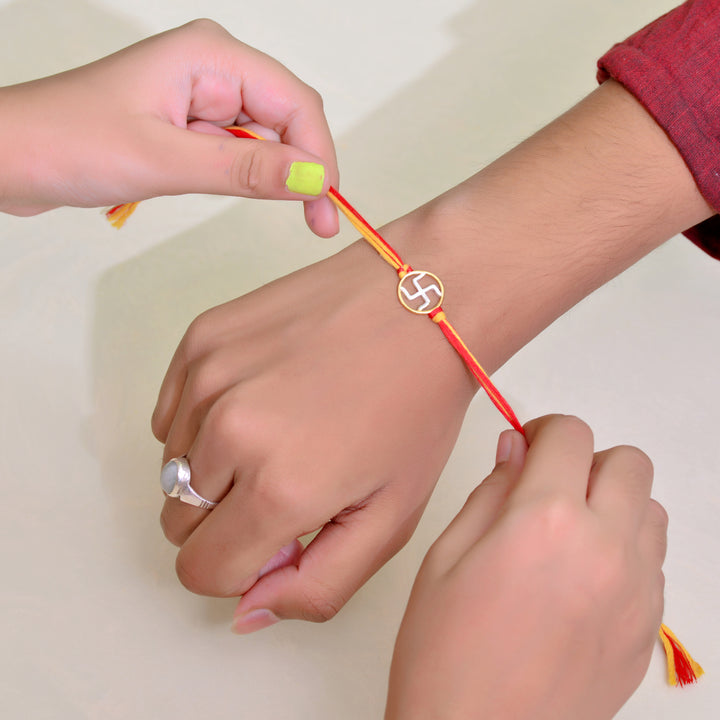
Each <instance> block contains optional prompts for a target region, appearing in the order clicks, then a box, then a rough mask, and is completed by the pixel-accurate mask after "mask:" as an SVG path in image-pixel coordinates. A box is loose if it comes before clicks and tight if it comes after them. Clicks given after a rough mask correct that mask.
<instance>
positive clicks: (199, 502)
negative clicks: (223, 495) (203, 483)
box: [160, 457, 217, 510]
mask: <svg viewBox="0 0 720 720" xmlns="http://www.w3.org/2000/svg"><path fill="white" fill-rule="evenodd" d="M190 475H191V473H190V463H189V462H188V461H187V458H186V457H177V458H173V459H172V460H170V461H169V462H167V463H166V464H165V465H164V467H163V469H162V470H161V472H160V485H161V487H162V489H163V492H164V493H165V494H166V495H167V496H168V497H173V498H177V499H178V500H181V501H182V502H184V503H187V504H188V505H194V506H195V507H199V508H202V509H203V510H212V509H213V508H214V507H215V506H216V505H217V503H216V502H212V501H211V500H206V499H205V498H204V497H203V496H202V495H198V493H196V492H195V491H194V490H193V489H192V488H191V487H190Z"/></svg>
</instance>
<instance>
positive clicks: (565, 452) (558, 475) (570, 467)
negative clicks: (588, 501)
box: [510, 415, 593, 504]
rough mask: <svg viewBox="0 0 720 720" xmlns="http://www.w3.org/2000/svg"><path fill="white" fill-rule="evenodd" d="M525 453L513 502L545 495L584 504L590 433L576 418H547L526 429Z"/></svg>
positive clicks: (549, 416) (590, 460)
mask: <svg viewBox="0 0 720 720" xmlns="http://www.w3.org/2000/svg"><path fill="white" fill-rule="evenodd" d="M525 433H526V438H527V441H528V452H527V458H526V460H525V468H524V470H523V474H522V478H521V479H520V482H519V483H518V485H517V487H516V488H515V490H514V491H513V495H512V498H511V500H510V501H511V502H512V503H517V504H521V503H525V502H527V501H531V500H536V499H538V498H542V497H548V496H564V497H567V498H570V499H572V500H574V501H582V502H584V501H585V498H586V496H587V486H588V475H589V473H590V468H591V466H592V461H593V434H592V431H591V430H590V428H589V427H588V426H587V425H586V424H585V423H584V422H583V421H582V420H580V419H579V418H576V417H573V416H569V415H548V416H545V417H542V418H538V419H536V420H532V421H530V422H529V423H527V425H526V426H525Z"/></svg>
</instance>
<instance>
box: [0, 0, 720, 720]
mask: <svg viewBox="0 0 720 720" xmlns="http://www.w3.org/2000/svg"><path fill="white" fill-rule="evenodd" d="M672 4H673V3H672V2H665V1H664V0H663V1H660V0H631V1H630V2H623V3H620V2H613V3H604V4H599V3H590V2H589V0H581V1H580V2H577V1H576V0H575V1H574V0H551V1H550V2H542V3H535V2H530V1H529V0H522V1H521V2H520V3H517V4H514V6H513V7H512V8H511V7H510V5H509V4H506V3H505V4H504V3H498V2H490V0H445V2H443V3H437V2H434V1H431V0H368V1H366V2H364V3H362V4H361V3H343V2H337V1H336V2H330V0H307V1H306V2H305V3H294V2H292V3H291V2H281V1H279V0H275V1H274V2H270V1H268V0H263V1H262V2H257V3H254V4H251V3H246V2H237V1H236V0H233V1H232V2H231V1H230V0H205V2H203V3H202V4H199V3H195V2H190V1H189V0H182V1H181V0H174V1H173V2H164V1H162V0H161V1H158V2H155V3H148V2H147V1H146V0H125V1H124V2H120V1H119V0H104V1H102V2H101V1H100V0H95V1H94V2H90V1H89V0H63V1H62V2H55V3H54V2H49V1H47V0H46V1H42V0H22V1H19V2H18V1H16V2H12V1H10V2H9V1H7V0H0V82H1V83H3V84H7V83H11V82H16V81H20V80H23V79H29V78H31V77H35V76H38V75H42V74H47V73H50V72H54V71H57V70H61V69H64V68H66V67H69V66H72V65H77V64H80V63H82V62H85V61H87V60H90V59H93V58H94V57H97V56H99V55H103V54H106V53H108V52H110V51H112V50H113V49H116V48H118V47H121V46H123V45H125V44H127V43H129V42H131V41H134V40H136V39H139V38H141V37H143V36H145V35H148V34H152V33H153V32H156V31H159V30H162V29H165V28H167V27H171V26H173V25H177V24H180V23H181V22H184V21H186V20H189V19H191V18H193V17H195V16H196V15H197V14H200V13H201V14H203V15H206V16H209V17H213V18H214V19H216V20H218V21H220V22H222V23H223V24H225V25H226V27H228V29H230V30H231V31H232V32H233V33H235V34H236V35H238V36H239V37H241V38H242V39H244V40H246V41H247V42H249V43H251V44H254V45H257V46H258V47H260V48H262V49H264V50H266V51H267V52H269V53H271V54H274V55H276V56H278V57H279V58H280V59H281V60H283V61H284V62H285V63H286V64H288V65H289V66H290V67H291V68H292V69H293V70H294V71H295V72H297V73H298V74H299V75H300V76H301V77H303V79H305V80H306V81H308V82H310V83H311V84H313V85H314V86H316V87H317V88H318V89H319V90H320V91H321V92H322V93H323V95H324V96H325V99H326V106H327V111H328V115H329V118H330V122H331V126H332V128H333V130H334V132H335V134H336V137H337V142H338V148H339V157H340V162H341V171H342V173H343V190H344V191H345V193H346V194H347V195H348V197H350V198H351V199H352V201H353V202H354V203H355V204H357V206H358V207H359V208H361V209H362V211H363V212H364V213H365V214H366V215H367V216H368V217H369V218H371V219H372V220H373V221H374V222H375V223H377V224H380V223H382V222H384V221H386V220H388V219H390V218H392V217H394V216H396V215H398V214H400V213H402V212H404V211H406V210H408V209H410V208H412V207H414V206H415V205H417V204H419V203H420V202H422V201H423V200H424V199H426V198H428V197H430V196H432V195H434V194H436V193H437V192H440V191H441V190H443V189H445V188H446V187H448V186H450V185H452V184H454V183H456V182H457V181H459V180H460V179H462V178H464V177H465V176H467V175H468V174H470V173H472V172H473V171H474V170H476V169H477V168H479V167H480V166H482V165H483V164H485V163H486V162H488V161H489V160H491V159H492V158H493V157H495V156H497V155H498V154H499V153H500V152H502V151H503V150H504V149H506V148H508V147H510V146H511V145H512V144H514V143H516V142H517V141H519V140H521V139H522V138H523V137H525V136H526V135H528V134H529V133H531V132H532V131H533V130H534V129H536V128H538V127H539V126H540V125H542V124H543V123H544V122H546V121H548V120H549V119H551V118H552V117H554V116H555V115H557V114H558V113H559V112H561V111H562V110H564V109H565V108H566V107H568V106H569V105H570V104H572V103H573V102H575V101H576V100H577V99H579V98H580V97H582V96H583V95H584V94H585V93H586V92H588V91H589V90H591V89H592V88H593V75H594V70H593V68H594V62H595V60H596V58H597V57H598V56H599V55H600V54H601V53H602V52H603V51H604V50H605V49H606V48H607V47H609V45H610V44H611V43H612V42H614V41H616V40H618V39H621V38H622V37H624V36H625V35H627V34H629V33H630V32H631V31H632V30H634V29H636V28H637V27H640V25H642V24H644V23H645V22H647V21H649V20H650V19H652V18H653V17H654V16H656V15H658V14H660V13H661V12H662V11H664V10H666V9H668V8H669V7H671V6H672ZM198 8H199V9H198ZM349 8H351V9H349ZM49 119H50V120H51V119H52V114H51V113H49ZM354 238H355V234H354V232H353V231H352V230H350V229H348V228H347V227H345V229H344V231H343V233H342V236H341V237H340V238H339V239H334V240H332V241H321V240H319V239H317V238H315V237H313V236H311V235H310V234H309V233H308V231H307V230H306V229H305V227H304V225H303V223H302V218H301V213H300V212H299V209H298V208H295V207H291V206H285V205H283V206H279V207H278V206H277V205H276V204H272V203H254V204H253V203H248V202H243V201H236V200H227V199H219V198H204V197H195V198H190V199H188V198H181V199H178V198H174V199H162V200H156V201H151V202H148V203H146V204H144V205H143V206H142V207H141V209H140V211H138V213H137V215H136V216H135V218H134V219H133V221H132V223H131V224H130V225H129V226H128V227H127V228H126V229H125V230H124V231H123V232H122V233H119V234H118V233H117V232H115V231H114V230H112V229H111V228H109V227H108V226H107V225H106V224H105V223H104V222H103V220H102V218H101V217H100V216H99V215H98V213H97V212H96V211H80V210H61V211H55V212H53V213H50V214H47V215H44V216H41V217H37V218H34V219H17V218H12V217H7V216H0V333H1V334H2V340H3V342H2V348H3V350H2V373H1V374H0V396H1V397H2V400H3V401H2V410H0V432H1V437H2V452H1V453H0V478H1V482H2V487H3V499H4V507H5V511H4V513H3V521H2V525H1V527H2V529H1V530H0V535H1V539H2V542H1V543H0V562H1V566H2V569H3V575H2V580H1V581H0V617H2V630H1V633H2V635H1V638H2V639H1V640H0V715H1V716H2V717H7V718H31V719H33V720H36V719H40V718H43V719H44V718H48V719H50V718H52V719H53V720H70V719H75V718H93V719H95V718H98V719H102V720H115V719H116V718H117V719H119V718H123V719H125V718H141V719H144V718H172V719H173V720H185V719H186V718H188V719H189V718H198V717H203V718H228V717H237V718H264V719H267V720H275V719H278V720H279V719H281V718H282V719H283V720H285V719H288V720H290V719H294V718H298V719H305V718H308V719H309V718H313V720H331V719H332V720H335V719H336V718H343V720H360V719H361V718H362V719H363V720H365V719H367V718H379V717H381V713H382V707H383V704H384V693H385V684H386V674H387V670H388V666H389V659H390V651H391V648H392V643H393V639H394V633H395V630H396V627H397V623H398V621H399V619H400V617H401V614H402V610H403V606H404V602H405V599H406V597H407V594H408V592H409V589H410V585H411V581H412V578H413V577H414V573H415V570H416V568H417V566H418V563H419V562H420V559H421V558H422V556H423V554H424V552H425V550H426V549H427V547H428V546H429V544H430V543H431V542H432V540H433V538H434V537H436V536H437V534H438V533H439V532H440V530H441V529H442V528H443V527H444V526H445V525H446V523H447V522H448V521H449V519H450V518H451V517H452V516H453V514H454V513H455V512H456V511H457V509H458V508H459V507H460V506H461V504H462V502H463V500H464V498H465V496H466V495H467V493H468V492H469V491H470V489H471V488H472V487H473V486H474V484H475V483H476V482H477V481H478V480H479V479H480V478H481V477H482V475H483V474H484V473H485V472H486V471H487V469H488V468H489V466H490V464H491V458H492V453H493V449H494V441H495V436H496V434H497V432H498V431H499V430H500V429H501V427H502V422H501V419H500V418H499V416H498V415H497V413H496V412H495V411H494V409H492V408H491V407H490V406H489V403H488V402H487V401H486V400H485V399H484V398H483V397H478V399H477V400H476V402H475V403H474V405H473V407H472V409H471V412H470V414H469V416H468V420H467V424H466V426H465V428H464V431H463V434H462V436H461V438H460V441H459V444H458V446H457V448H456V451H455V453H454V455H453V457H452V459H451V461H450V463H449V465H448V468H447V470H446V472H445V474H444V476H443V478H442V480H441V482H440V485H439V488H438V491H437V492H436V494H435V496H434V498H433V500H432V502H431V504H430V506H429V508H428V510H427V512H426V514H425V517H424V519H423V521H422V523H421V525H420V528H419V530H418V532H417V533H416V535H415V537H414V538H413V540H412V541H411V543H410V544H409V546H408V547H407V548H406V549H405V550H404V551H403V552H402V553H401V554H400V555H399V556H398V557H396V558H395V559H394V560H393V561H392V562H391V563H390V564H389V565H388V566H386V568H385V569H384V570H383V571H381V572H380V573H379V574H378V575H377V576H376V577H375V578H374V579H373V580H372V581H371V582H370V583H368V585H367V586H366V587H365V588H364V589H363V590H362V591H361V592H359V593H358V594H357V596H356V597H355V598H354V599H353V601H352V602H351V603H350V604H349V605H348V606H347V608H346V609H345V610H344V611H343V612H342V613H341V614H340V615H339V616H338V617H337V618H336V619H335V620H333V621H332V622H331V623H329V624H327V625H325V626H314V625H313V626H311V625H305V624H302V623H298V622H294V623H284V624H281V625H279V626H276V627H274V628H271V629H270V630H268V631H265V632H263V633H260V634H257V635H255V636H251V637H246V638H238V637H235V636H233V635H231V634H230V632H229V630H228V627H229V619H230V615H231V612H232V608H233V605H234V604H233V602H230V601H221V600H212V599H207V598H199V597H195V596H192V595H190V594H189V593H187V592H186V591H184V590H183V589H182V588H181V587H180V585H179V584H178V583H177V581H176V579H175V576H174V571H173V558H174V551H173V548H172V547H170V546H169V545H168V544H167V543H166V542H165V541H164V539H163V538H162V535H161V532H160V530H159V527H158V524H157V513H158V510H159V507H160V503H161V498H160V492H159V489H158V485H157V471H158V464H159V460H160V455H161V451H160V447H159V445H158V444H157V443H156V442H155V441H154V440H153V438H152V437H151V435H150V432H149V416H150V412H151V410H152V406H153V403H154V398H155V393H156V391H157V388H158V386H159V382H160V380H161V378H162V374H163V371H164V369H165V367H166V365H167V362H168V361H169V358H170V355H171V353H172V351H173V349H174V347H175V344H176V342H177V341H178V339H179V337H180V335H181V334H182V332H183V330H184V328H185V327H186V326H187V324H188V323H189V322H190V320H191V319H192V318H193V317H194V316H195V315H196V314H197V313H198V312H200V311H202V310H203V309H205V308H207V307H209V306H210V305H213V304H216V303H218V302H220V301H223V300H226V299H229V298H230V297H234V296H236V295H238V294H241V293H243V292H245V291H247V290H249V289H251V288H253V287H255V286H257V285H259V284H261V283H263V282H265V281H267V280H269V279H271V278H274V277H277V276H279V275H281V274H284V273H285V272H287V271H289V270H292V269H294V268H296V267H299V266H301V265H304V264H306V263H308V262H311V261H313V260H315V259H317V258H320V257H323V256H325V255H326V254H328V253H330V252H332V251H334V250H335V249H336V248H339V247H341V246H342V245H343V244H346V243H348V242H350V241H352V240H354ZM719 281H720V265H719V264H717V263H715V262H713V261H711V260H710V259H708V258H707V257H705V256H704V255H703V254H702V253H700V252H699V251H697V250H695V249H694V248H692V247H691V246H690V245H689V243H687V242H686V241H684V240H683V239H680V238H678V239H675V240H673V241H671V242H670V243H668V244H667V245H666V246H665V247H663V248H662V249H660V250H659V251H658V252H656V253H654V254H653V255H652V256H651V257H649V258H647V259H646V260H645V261H643V262H642V263H641V264H640V265H638V266H636V267H635V268H633V269H632V270H630V271H629V272H627V273H626V274H625V275H623V276H622V277H620V278H619V279H617V280H616V281H614V282H613V283H612V284H611V285H610V286H607V287H605V288H604V289H602V290H601V291H599V292H597V293H596V294H595V295H594V296H592V297H591V298H590V299H588V300H587V301H585V302H584V303H582V304H581V305H580V306H579V307H577V308H576V309H575V310H573V311H572V312H571V313H570V314H569V315H568V316H566V317H565V318H563V319H562V320H561V321H559V322H557V323H556V324H555V325H554V326H553V327H552V328H551V329H550V330H548V331H547V332H546V333H544V334H543V335H542V336H541V337H540V338H538V339H537V340H536V341H535V342H533V343H532V344H531V345H530V346H529V347H527V348H526V349H525V350H523V351H522V352H521V353H520V354H519V355H518V356H516V357H515V358H514V359H513V360H512V361H510V362H509V363H508V365H507V366H506V367H505V368H503V370H502V371H500V372H499V373H498V374H497V376H496V380H497V382H498V383H499V385H500V387H501V388H503V389H504V390H506V391H507V394H508V395H509V398H510V400H511V401H512V403H513V404H514V406H515V408H516V410H517V412H518V414H519V415H520V416H521V417H522V418H528V417H530V416H534V415H538V414H543V413H546V412H550V411H563V412H572V413H577V414H579V415H581V416H582V417H584V418H586V419H587V420H588V421H590V422H591V424H592V425H593V426H594V428H595V429H596V435H597V439H598V445H600V446H607V445H610V444H616V443H620V442H632V443H635V444H638V445H640V446H641V447H643V448H644V449H645V450H646V451H647V452H648V453H649V454H650V455H651V456H652V457H653V459H654V461H655V464H656V473H657V480H656V495H657V497H658V498H659V499H660V500H661V501H662V502H663V503H664V504H665V505H666V507H667V508H668V510H669V512H670V515H671V518H672V524H671V534H670V542H671V544H670V550H669V554H668V560H667V564H666V573H667V577H668V583H667V615H666V618H667V621H668V623H669V624H670V625H671V626H672V627H673V628H674V629H675V630H676V632H677V633H678V634H679V635H680V636H681V637H682V639H684V640H685V641H686V642H687V644H688V645H689V647H690V648H692V650H693V651H694V652H695V654H696V655H697V657H698V659H699V660H700V661H701V662H703V664H704V665H705V666H706V669H707V670H708V676H707V677H706V679H705V680H704V681H703V682H702V683H701V684H700V686H699V687H697V688H695V689H692V690H687V691H678V690H671V689H668V688H666V687H665V685H664V683H663V672H664V668H663V664H662V661H661V660H662V658H661V657H660V654H659V652H658V653H656V656H655V657H654V659H653V664H652V666H651V668H650V671H649V673H648V677H647V678H646V680H645V682H644V684H643V685H642V687H641V688H640V690H639V691H638V693H637V694H636V696H635V697H634V698H633V699H632V700H631V702H630V703H629V704H628V705H627V707H626V708H625V709H624V710H623V711H622V712H621V714H620V716H619V717H621V718H623V719H624V720H630V719H635V720H641V719H642V720H647V719H648V718H653V719H656V720H662V719H665V718H667V719H668V720H669V719H670V718H680V717H682V718H689V717H692V718H711V717H717V707H718V705H719V704H720V684H719V680H718V678H720V653H719V652H718V647H719V646H720V643H719V642H718V640H719V639H720V628H719V627H718V612H717V606H718V600H717V598H718V591H719V590H720V582H719V581H718V576H719V574H718V556H719V553H718V550H719V549H720V548H719V545H720V542H719V538H720V534H719V533H718V530H717V524H718V520H717V518H718V514H719V512H720V499H719V498H720V496H719V493H718V489H717V488H718V474H719V472H718V471H719V470H720V467H719V463H718V444H717V435H718V430H717V427H718V411H717V404H718V398H719V397H720V380H719V379H718V375H719V374H718V372H717V370H716V366H717V356H718V350H720V341H719V340H718V333H717V325H718V320H719V319H720V288H719V287H718V282H719ZM178 288H184V289H183V291H182V292H179V291H178ZM674 374H676V375H674ZM675 378H677V379H675Z"/></svg>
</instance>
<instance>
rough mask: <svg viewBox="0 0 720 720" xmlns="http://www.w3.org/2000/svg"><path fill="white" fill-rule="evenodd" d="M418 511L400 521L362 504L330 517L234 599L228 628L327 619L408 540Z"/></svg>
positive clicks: (250, 628) (247, 628) (251, 629)
mask: <svg viewBox="0 0 720 720" xmlns="http://www.w3.org/2000/svg"><path fill="white" fill-rule="evenodd" d="M418 520H419V512H418V513H416V514H414V515H412V516H411V517H409V518H407V519H406V520H405V521H404V522H400V523H398V519H397V517H395V516H394V515H393V514H392V513H391V512H388V508H387V507H384V508H383V510H382V511H377V512H376V510H375V508H370V507H368V506H365V507H363V508H361V509H359V510H356V511H355V512H353V513H352V514H350V515H344V516H342V517H341V518H336V519H335V520H333V521H331V522H330V523H328V524H327V525H325V527H324V528H323V529H322V530H321V531H320V533H319V534H318V535H317V537H315V539H314V540H313V541H312V542H311V543H310V544H309V545H308V546H307V547H306V548H305V550H304V552H303V553H302V554H301V555H300V556H299V557H297V558H296V563H295V564H286V565H284V566H283V565H281V566H280V567H278V568H277V569H275V570H273V571H272V572H270V573H268V574H266V575H264V576H263V577H261V578H260V579H259V580H258V581H257V582H256V583H255V585H253V587H252V588H250V590H248V591H247V592H246V593H245V594H244V595H243V597H242V599H241V600H240V602H239V603H238V606H237V608H236V610H235V613H234V616H233V625H232V630H233V632H235V633H238V634H247V633H251V632H255V631H256V630H260V629H262V628H264V627H267V626H269V625H272V624H273V623H275V622H277V621H278V620H287V619H301V620H310V621H312V622H325V621H327V620H330V619H331V618H333V617H334V616H335V615H336V614H337V613H338V611H339V610H340V609H341V608H342V607H343V606H344V605H345V603H346V602H347V601H348V600H349V599H350V597H352V595H353V594H354V593H355V591H356V590H357V589H358V588H360V587H361V586H362V585H363V584H364V583H365V582H366V581H367V580H368V579H369V578H370V577H371V576H372V575H373V574H374V573H375V572H376V571H377V570H378V569H379V568H380V567H381V566H382V565H383V564H384V563H385V562H387V560H389V559H390V557H392V556H393V555H394V554H395V553H396V552H397V551H398V550H399V549H400V548H401V547H402V546H403V545H404V544H405V542H406V541H407V539H408V538H409V536H410V534H411V532H412V530H413V529H414V528H415V526H416V525H417V522H418Z"/></svg>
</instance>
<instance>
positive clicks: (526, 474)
mask: <svg viewBox="0 0 720 720" xmlns="http://www.w3.org/2000/svg"><path fill="white" fill-rule="evenodd" d="M526 434H527V439H528V444H529V446H526V444H525V440H524V439H523V437H522V435H521V434H520V433H518V432H516V431H514V430H508V431H506V432H505V433H504V434H503V435H502V436H501V438H500V442H499V444H498V462H497V465H496V466H495V469H494V470H493V472H492V473H491V474H490V475H489V476H488V477H487V478H486V479H485V480H484V481H483V482H482V484H481V485H479V486H478V487H477V488H476V489H475V491H474V492H473V493H472V495H471V496H470V498H469V499H468V501H467V503H466V504H465V506H464V507H463V509H462V510H461V511H460V513H459V514H458V515H457V517H456V518H455V519H454V520H453V522H452V523H451V524H450V526H449V527H448V528H447V530H445V532H444V533H443V534H442V535H441V536H440V538H439V539H438V540H437V541H436V542H435V544H434V545H433V546H432V548H431V549H430V551H429V552H428V554H427V556H426V558H425V560H424V562H423V565H422V567H421V569H420V572H419V573H418V576H417V578H416V581H415V585H414V588H413V591H412V594H411V596H410V601H409V603H408V607H407V610H406V613H405V617H404V619H403V622H402V626H401V628H400V632H399V634H398V638H397V642H396V645H395V653H394V658H393V665H392V670H391V674H390V687H389V694H388V704H387V710H386V715H385V718H386V720H404V719H405V718H408V719H410V718H412V720H455V719H457V720H467V718H488V720H490V719H492V718H513V720H524V719H525V718H527V719H528V720H545V719H547V720H551V719H552V720H564V719H567V720H571V719H574V718H587V720H604V719H606V718H611V717H612V716H613V715H614V714H615V713H616V712H617V711H618V710H619V708H620V707H621V706H622V704H623V703H624V702H625V700H626V699H627V698H628V697H629V696H630V694H631V693H632V692H633V691H634V690H635V688H636V687H637V686H638V685H639V684H640V681H641V680H642V678H643V676H644V675H645V671H646V669H647V666H648V664H649V662H650V655H651V652H652V648H653V645H654V643H655V641H656V639H657V629H658V627H659V625H660V622H661V618H662V608H663V586H664V577H663V574H662V570H661V567H662V563H663V560H664V558H665V549H666V540H667V515H666V514H665V511H664V510H663V508H662V507H661V506H660V505H659V504H658V503H657V502H655V501H654V500H652V499H651V498H650V488H651V485H652V474H653V473H652V464H651V463H650V460H649V459H648V458H647V456H646V455H644V454H643V453H642V452H641V451H639V450H637V449H636V448H632V447H627V446H625V447H616V448H613V449H611V450H605V451H603V452H597V453H594V454H593V437H592V433H591V431H590V429H589V428H588V427H587V426H586V425H585V424H584V423H582V422H581V421H579V420H578V419H577V418H572V417H565V416H552V417H545V418H541V419H539V420H533V421H532V422H531V423H528V425H527V426H526Z"/></svg>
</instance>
